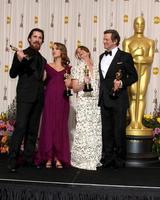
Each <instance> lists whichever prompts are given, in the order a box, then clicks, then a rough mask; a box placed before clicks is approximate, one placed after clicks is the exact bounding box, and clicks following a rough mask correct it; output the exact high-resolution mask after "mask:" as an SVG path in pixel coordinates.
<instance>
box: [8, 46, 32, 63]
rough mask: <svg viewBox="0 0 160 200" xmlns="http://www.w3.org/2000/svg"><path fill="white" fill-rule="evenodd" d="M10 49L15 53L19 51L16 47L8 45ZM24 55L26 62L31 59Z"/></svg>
mask: <svg viewBox="0 0 160 200" xmlns="http://www.w3.org/2000/svg"><path fill="white" fill-rule="evenodd" d="M10 47H11V49H12V51H15V52H17V51H19V49H18V48H17V47H14V46H12V45H11V44H10ZM25 55H26V56H25V59H26V60H30V59H31V56H29V55H27V54H25Z"/></svg>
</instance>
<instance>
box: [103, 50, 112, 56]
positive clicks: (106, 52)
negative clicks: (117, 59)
mask: <svg viewBox="0 0 160 200" xmlns="http://www.w3.org/2000/svg"><path fill="white" fill-rule="evenodd" d="M104 54H105V55H106V56H108V55H110V56H111V55H112V51H105V52H104Z"/></svg>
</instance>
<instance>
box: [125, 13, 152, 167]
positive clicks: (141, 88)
mask: <svg viewBox="0 0 160 200" xmlns="http://www.w3.org/2000/svg"><path fill="white" fill-rule="evenodd" d="M144 29H145V20H144V18H143V17H142V16H140V17H136V18H135V20H134V35H133V36H131V37H129V38H127V39H125V40H124V41H123V50H124V51H126V52H129V53H131V54H132V57H133V60H134V64H135V67H136V69H137V73H138V81H137V82H136V83H134V84H133V85H132V86H131V87H130V88H129V95H130V108H129V115H130V119H131V121H130V124H129V125H128V127H127V130H126V133H127V138H128V140H127V145H128V147H127V151H128V155H132V156H131V157H135V159H139V161H135V163H134V161H133V160H132V162H133V164H135V165H141V164H143V163H148V159H149V160H150V159H151V160H152V159H153V157H154V156H153V154H152V129H149V128H147V127H145V126H144V125H143V123H142V119H143V116H144V111H145V105H146V92H147V88H148V83H149V79H150V71H151V64H152V62H153V58H154V51H155V42H154V40H152V39H149V38H147V37H145V36H144ZM142 160H143V161H142ZM151 160H150V161H149V162H152V161H151ZM153 160H154V159H153ZM145 161H146V162H145Z"/></svg>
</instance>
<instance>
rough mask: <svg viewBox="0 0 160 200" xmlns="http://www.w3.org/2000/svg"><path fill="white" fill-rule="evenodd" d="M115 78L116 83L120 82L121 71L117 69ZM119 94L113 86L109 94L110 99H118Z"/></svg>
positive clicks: (118, 90)
mask: <svg viewBox="0 0 160 200" xmlns="http://www.w3.org/2000/svg"><path fill="white" fill-rule="evenodd" d="M115 78H116V80H117V81H119V80H121V78H122V71H121V69H119V70H118V71H117V72H116V74H115ZM113 84H114V83H113ZM119 92H120V89H115V88H114V86H113V88H112V91H111V93H110V97H111V98H113V99H116V98H118V96H119Z"/></svg>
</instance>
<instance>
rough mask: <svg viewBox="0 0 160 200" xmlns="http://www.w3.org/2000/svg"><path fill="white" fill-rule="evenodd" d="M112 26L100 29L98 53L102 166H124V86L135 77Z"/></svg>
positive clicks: (125, 101) (135, 74)
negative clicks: (101, 39)
mask: <svg viewBox="0 0 160 200" xmlns="http://www.w3.org/2000/svg"><path fill="white" fill-rule="evenodd" d="M119 42H120V36H119V34H118V32H117V31H116V30H106V31H104V38H103V43H104V48H105V49H106V51H105V52H104V53H102V54H101V55H100V60H99V72H100V92H99V106H100V107H101V118H102V145H103V146H102V159H101V163H102V167H110V166H114V167H116V168H117V167H124V166H125V158H126V140H125V136H126V115H127V114H126V113H127V109H128V106H129V99H128V93H127V87H128V86H130V85H131V84H133V83H135V82H136V81H137V80H138V75H137V72H136V69H135V67H134V62H133V58H132V56H131V54H129V53H126V52H124V51H121V50H120V49H119V48H118V45H119Z"/></svg>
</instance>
